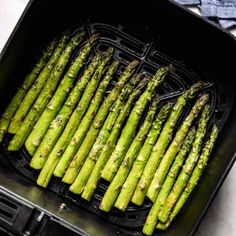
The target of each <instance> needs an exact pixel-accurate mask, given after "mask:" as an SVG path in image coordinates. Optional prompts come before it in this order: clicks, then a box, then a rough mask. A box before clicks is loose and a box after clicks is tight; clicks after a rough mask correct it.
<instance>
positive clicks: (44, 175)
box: [37, 61, 119, 187]
mask: <svg viewBox="0 0 236 236" xmlns="http://www.w3.org/2000/svg"><path fill="white" fill-rule="evenodd" d="M118 64H119V62H118V61H114V62H113V64H112V65H111V67H110V68H109V69H108V72H107V73H106V76H105V77H104V79H103V80H102V82H101V83H100V85H99V87H98V89H97V92H96V94H95V97H94V100H92V104H95V103H97V100H100V101H101V100H102V98H103V95H104V92H105V90H106V88H107V86H108V84H109V82H110V80H111V79H112V76H113V74H114V72H115V71H116V69H117V66H118ZM86 100H87V93H86V90H85V92H84V94H83V96H82V98H81V100H80V102H79V104H80V105H78V108H81V109H76V110H75V111H76V113H75V111H74V113H73V114H75V117H73V119H70V121H71V126H70V127H69V128H68V129H72V127H73V125H77V121H78V123H79V122H80V120H81V119H82V117H83V115H84V113H85V112H86V109H85V104H86ZM86 106H87V105H86ZM82 108H84V109H82ZM71 118H72V117H71ZM76 118H77V119H76ZM73 120H75V122H76V124H74V123H73ZM77 126H78V125H77ZM63 134H67V133H63ZM61 137H63V135H62V136H61ZM63 138H64V137H63ZM65 142H66V139H64V143H63V144H65ZM61 144H62V141H60V139H59V142H57V144H56V146H55V147H54V148H53V150H52V152H51V153H50V155H49V156H48V159H47V161H46V163H45V164H44V166H43V169H42V170H41V172H40V175H39V177H38V180H37V183H38V184H39V185H40V186H42V187H47V185H48V183H49V181H50V179H51V176H52V174H53V172H54V170H55V168H56V166H57V164H58V162H59V160H60V157H61V155H62V152H60V151H59V152H58V150H59V148H62V146H60V145H61ZM58 145H59V146H58Z"/></svg>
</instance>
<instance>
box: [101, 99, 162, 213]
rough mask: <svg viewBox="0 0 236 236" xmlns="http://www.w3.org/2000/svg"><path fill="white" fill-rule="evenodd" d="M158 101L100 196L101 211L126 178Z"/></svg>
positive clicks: (114, 196)
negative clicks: (101, 196)
mask: <svg viewBox="0 0 236 236" xmlns="http://www.w3.org/2000/svg"><path fill="white" fill-rule="evenodd" d="M158 103H159V101H158V99H156V100H155V101H154V102H153V103H152V105H151V107H150V110H149V111H148V113H147V115H146V117H145V120H144V122H143V124H142V126H141V128H140V130H139V131H138V133H137V135H136V136H135V138H134V140H133V141H132V143H131V145H130V147H129V149H128V151H127V153H126V155H125V157H124V160H123V162H122V163H121V165H120V168H119V170H118V171H117V173H116V175H115V177H114V179H113V180H112V182H111V184H110V185H109V187H108V189H107V191H106V193H105V195H104V197H103V198H102V201H101V204H100V206H99V208H100V209H101V210H103V211H106V212H109V211H110V210H111V208H112V206H113V204H114V203H115V201H116V198H117V196H118V194H119V192H120V189H121V187H122V185H123V183H124V182H125V180H126V177H127V176H128V174H129V171H130V169H131V167H132V165H133V163H134V161H135V158H136V157H137V155H138V152H139V150H140V149H141V147H142V144H143V142H144V140H145V138H146V135H147V134H148V131H149V129H150V128H151V126H152V122H153V119H154V116H155V113H156V109H157V105H158Z"/></svg>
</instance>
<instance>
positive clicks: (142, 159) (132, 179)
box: [115, 103, 172, 211]
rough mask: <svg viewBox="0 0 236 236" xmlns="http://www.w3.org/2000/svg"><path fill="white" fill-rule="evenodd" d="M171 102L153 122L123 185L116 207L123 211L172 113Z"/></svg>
mask: <svg viewBox="0 0 236 236" xmlns="http://www.w3.org/2000/svg"><path fill="white" fill-rule="evenodd" d="M171 107H172V106H171V104H170V103H167V104H166V105H164V106H163V107H162V108H161V110H160V112H159V113H158V115H157V117H156V120H155V121H154V122H153V125H152V128H151V130H150V131H149V134H148V136H147V138H146V140H145V143H144V145H143V146H142V148H141V150H140V152H139V154H138V156H137V158H136V160H135V162H134V165H133V167H132V169H131V171H130V173H129V175H128V177H127V179H126V181H125V183H124V184H123V186H122V189H121V192H120V194H119V196H118V198H117V200H116V203H115V207H117V208H118V209H120V210H121V211H125V209H126V208H127V206H128V204H129V202H130V200H131V198H132V196H133V193H134V191H135V188H136V186H137V184H138V181H139V179H140V177H141V175H142V172H143V169H144V167H145V164H146V162H147V160H148V158H149V156H150V154H151V151H152V148H153V146H154V144H155V143H156V140H157V138H158V136H159V134H160V132H161V129H162V126H163V123H164V121H165V120H166V118H167V116H168V115H169V113H170V109H171Z"/></svg>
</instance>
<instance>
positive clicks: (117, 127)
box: [82, 79, 148, 201]
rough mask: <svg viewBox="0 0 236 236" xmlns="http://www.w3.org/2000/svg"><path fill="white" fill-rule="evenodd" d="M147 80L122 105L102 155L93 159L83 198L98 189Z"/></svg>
mask: <svg viewBox="0 0 236 236" xmlns="http://www.w3.org/2000/svg"><path fill="white" fill-rule="evenodd" d="M147 82H148V80H147V79H143V80H142V81H141V82H140V83H139V85H138V86H137V88H136V89H135V90H134V92H133V93H132V94H131V95H130V97H129V99H128V101H127V102H126V104H125V105H124V107H122V109H121V111H120V114H119V116H118V117H117V119H116V122H115V124H114V126H113V128H112V131H111V133H110V135H109V138H108V140H107V142H106V144H105V145H104V146H103V149H102V152H101V154H100V156H99V157H98V160H95V159H94V158H93V159H91V160H93V161H94V162H95V161H96V164H94V165H95V166H94V169H93V171H92V173H91V175H90V177H89V179H88V182H87V184H86V186H85V188H84V191H83V194H82V198H84V199H86V200H88V201H90V199H91V197H92V195H93V193H94V191H95V190H96V187H97V185H98V182H99V180H100V176H101V172H102V170H103V168H104V166H105V164H106V162H107V160H108V158H109V157H110V155H111V153H112V151H113V150H114V148H115V144H116V141H117V138H118V136H119V134H120V132H121V127H122V125H123V123H124V122H125V118H126V117H127V116H129V113H130V110H131V107H132V104H133V103H134V102H135V100H136V99H137V97H139V95H140V94H141V92H142V90H143V87H144V86H145V85H146V84H147Z"/></svg>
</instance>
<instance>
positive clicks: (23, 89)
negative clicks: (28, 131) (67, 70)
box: [0, 40, 56, 142]
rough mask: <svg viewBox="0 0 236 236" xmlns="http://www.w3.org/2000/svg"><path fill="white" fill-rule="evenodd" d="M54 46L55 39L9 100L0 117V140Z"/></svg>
mask: <svg viewBox="0 0 236 236" xmlns="http://www.w3.org/2000/svg"><path fill="white" fill-rule="evenodd" d="M55 46H56V40H53V41H52V42H51V43H50V44H49V46H48V47H47V49H46V50H45V51H44V52H43V55H42V56H41V58H40V59H39V61H38V62H37V64H36V65H35V66H34V68H33V70H32V71H31V72H30V73H29V74H28V75H27V76H26V77H25V80H24V82H23V83H22V85H21V86H20V87H19V88H18V90H17V92H16V94H15V95H14V97H13V98H12V100H11V102H10V103H9V105H8V106H7V108H6V109H5V111H4V113H3V114H2V117H1V119H0V142H1V141H2V139H3V136H4V134H5V133H6V131H7V128H8V126H9V124H10V122H11V118H12V117H13V115H14V114H15V112H16V110H17V109H18V107H19V106H20V104H21V102H22V100H23V99H24V97H25V95H26V93H27V91H28V90H29V89H30V87H31V85H32V84H33V83H34V81H35V79H36V78H37V77H38V75H39V74H40V72H41V70H42V69H43V67H44V66H45V65H46V63H47V61H48V59H49V58H50V57H51V55H52V53H53V50H54V48H55Z"/></svg>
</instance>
